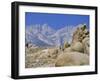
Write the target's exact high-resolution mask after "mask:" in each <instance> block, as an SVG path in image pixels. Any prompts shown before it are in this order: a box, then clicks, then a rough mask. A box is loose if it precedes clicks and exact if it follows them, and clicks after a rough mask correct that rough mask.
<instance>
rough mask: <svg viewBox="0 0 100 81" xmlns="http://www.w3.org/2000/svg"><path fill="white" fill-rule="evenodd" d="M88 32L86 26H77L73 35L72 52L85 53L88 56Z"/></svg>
mask: <svg viewBox="0 0 100 81" xmlns="http://www.w3.org/2000/svg"><path fill="white" fill-rule="evenodd" d="M89 47H90V45H89V31H88V29H87V28H86V25H85V24H84V25H79V27H78V28H77V29H76V31H75V32H74V33H73V37H72V43H71V48H72V50H73V51H77V52H82V53H86V54H88V55H89Z"/></svg>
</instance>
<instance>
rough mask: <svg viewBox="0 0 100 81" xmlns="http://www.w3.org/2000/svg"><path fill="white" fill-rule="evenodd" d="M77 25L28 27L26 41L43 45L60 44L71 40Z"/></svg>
mask: <svg viewBox="0 0 100 81" xmlns="http://www.w3.org/2000/svg"><path fill="white" fill-rule="evenodd" d="M76 28H77V27H74V26H66V27H62V28H61V29H59V30H55V29H53V28H52V27H50V26H48V25H47V24H43V25H32V26H29V27H26V31H25V43H31V44H33V45H36V46H39V47H43V46H60V45H63V43H64V42H65V41H67V42H69V43H70V42H71V40H72V35H73V32H74V31H75V29H76Z"/></svg>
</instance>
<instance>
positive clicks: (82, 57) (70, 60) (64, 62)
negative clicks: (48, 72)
mask: <svg viewBox="0 0 100 81" xmlns="http://www.w3.org/2000/svg"><path fill="white" fill-rule="evenodd" d="M88 64H89V56H88V55H87V54H83V53H79V52H68V53H64V54H61V55H59V56H58V58H57V60H56V63H55V66H56V67H60V66H78V65H88Z"/></svg>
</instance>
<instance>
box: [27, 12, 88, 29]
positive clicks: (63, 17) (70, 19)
mask: <svg viewBox="0 0 100 81" xmlns="http://www.w3.org/2000/svg"><path fill="white" fill-rule="evenodd" d="M84 23H85V24H86V25H87V27H88V28H89V15H73V14H51V13H34V12H26V13H25V26H26V27H29V26H30V25H35V24H40V25H43V24H48V25H49V26H50V27H52V28H53V29H55V30H58V29H61V28H62V27H65V26H76V25H79V24H84Z"/></svg>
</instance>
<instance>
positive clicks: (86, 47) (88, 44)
mask: <svg viewBox="0 0 100 81" xmlns="http://www.w3.org/2000/svg"><path fill="white" fill-rule="evenodd" d="M82 43H83V48H84V53H86V54H88V55H89V47H90V42H89V38H88V37H86V38H85V39H84V40H83V41H82Z"/></svg>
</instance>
